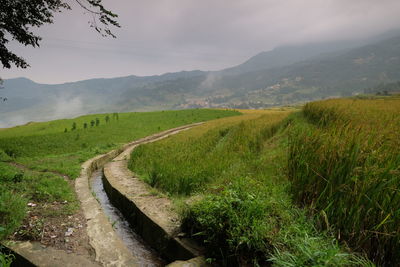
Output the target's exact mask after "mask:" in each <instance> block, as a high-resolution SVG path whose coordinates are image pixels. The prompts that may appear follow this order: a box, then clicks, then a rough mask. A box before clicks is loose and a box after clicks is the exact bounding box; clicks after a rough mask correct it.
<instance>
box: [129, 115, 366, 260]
mask: <svg viewBox="0 0 400 267" xmlns="http://www.w3.org/2000/svg"><path fill="white" fill-rule="evenodd" d="M291 112H292V110H281V111H280V110H270V111H264V112H258V113H249V114H246V115H243V116H241V117H236V118H226V119H221V120H218V121H213V122H210V123H206V124H205V125H202V126H200V127H196V128H195V129H191V130H189V131H186V132H183V133H180V134H178V135H176V136H173V137H170V138H168V139H165V140H162V141H159V142H156V143H152V144H146V145H143V146H140V147H139V148H138V149H136V150H134V151H133V153H132V158H131V161H130V163H129V166H130V168H131V169H132V170H134V171H135V172H137V173H138V174H139V175H140V176H141V177H142V179H143V180H145V181H146V182H148V183H149V184H151V185H152V186H154V187H156V188H159V189H160V190H162V191H163V192H165V193H167V194H169V195H171V196H173V197H174V198H176V199H178V200H177V203H181V201H182V198H183V202H186V203H190V204H189V205H185V204H180V205H183V207H181V209H182V211H181V212H182V216H183V218H184V228H185V230H186V231H187V233H188V234H189V235H191V236H192V237H194V238H197V239H199V241H201V242H204V245H205V246H206V248H207V253H208V257H210V258H214V259H217V260H218V261H219V263H221V264H223V265H226V266H231V265H232V264H234V265H235V264H237V265H262V266H265V265H268V264H269V263H273V264H274V265H276V266H360V265H363V266H367V265H369V264H370V263H368V262H367V261H366V260H363V259H362V258H360V257H358V256H355V255H354V254H351V253H348V252H346V249H345V248H340V247H339V246H338V244H337V242H336V241H335V239H334V238H333V237H332V236H330V234H329V233H328V232H318V231H317V230H316V229H315V227H314V224H313V219H312V218H309V217H308V216H306V212H305V211H304V210H302V209H299V208H297V207H296V206H295V205H294V203H293V201H292V199H291V194H290V190H289V189H290V183H289V181H288V179H287V177H286V173H287V171H286V168H287V161H288V158H287V156H288V154H287V152H286V151H287V147H288V142H287V140H288V139H287V134H288V129H289V128H288V126H289V125H291V123H292V121H293V118H294V117H293V115H290V113H291ZM188 197H189V200H187V199H188Z"/></svg>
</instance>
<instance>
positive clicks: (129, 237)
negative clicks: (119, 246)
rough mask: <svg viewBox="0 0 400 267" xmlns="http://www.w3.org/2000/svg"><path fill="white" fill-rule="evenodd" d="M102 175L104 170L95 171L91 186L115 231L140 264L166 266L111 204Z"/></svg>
mask: <svg viewBox="0 0 400 267" xmlns="http://www.w3.org/2000/svg"><path fill="white" fill-rule="evenodd" d="M102 176H103V172H102V170H98V171H95V172H93V174H92V179H91V186H92V190H93V192H94V193H95V194H96V198H97V199H98V201H99V202H100V204H101V206H102V208H103V211H104V213H105V214H106V215H107V216H108V218H109V219H110V221H111V222H112V224H113V227H114V229H115V232H116V233H117V234H118V236H119V237H120V238H121V239H122V241H123V242H124V243H125V245H126V246H127V247H128V248H129V249H130V250H131V251H132V254H133V255H134V256H135V257H136V258H137V260H138V264H139V266H164V265H165V262H164V261H163V260H162V259H161V258H160V256H159V255H158V254H157V253H156V252H155V251H154V250H153V249H152V248H150V247H149V246H148V245H147V244H146V243H145V242H144V241H143V239H142V238H141V237H140V236H139V235H138V234H136V233H135V231H134V230H133V229H132V228H131V227H130V225H129V223H128V221H126V220H125V218H124V216H123V215H122V213H121V212H120V211H119V210H118V209H117V208H116V207H114V206H113V205H112V204H111V202H110V200H109V199H108V196H107V193H106V192H105V191H104V186H103V180H102Z"/></svg>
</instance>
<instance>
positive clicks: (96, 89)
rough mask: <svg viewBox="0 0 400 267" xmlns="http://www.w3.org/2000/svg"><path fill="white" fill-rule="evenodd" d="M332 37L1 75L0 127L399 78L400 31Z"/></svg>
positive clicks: (300, 98)
mask: <svg viewBox="0 0 400 267" xmlns="http://www.w3.org/2000/svg"><path fill="white" fill-rule="evenodd" d="M337 44H340V42H339V43H338V42H336V43H330V44H309V45H303V46H297V47H281V48H277V49H274V50H272V51H269V52H262V53H259V54H258V55H256V56H254V57H251V58H250V59H249V60H247V61H245V62H244V63H243V64H240V65H238V66H234V67H232V68H227V69H224V70H220V71H201V70H193V71H181V72H176V73H165V74H162V75H153V76H135V75H129V76H124V77H116V78H95V79H89V80H83V81H77V82H69V83H63V84H56V85H54V84H53V85H48V84H39V83H35V82H33V81H31V80H29V79H27V78H23V77H22V78H15V79H7V80H4V87H5V90H2V91H3V94H5V96H6V97H7V98H8V99H9V100H8V101H6V102H5V103H3V104H2V105H0V112H1V113H2V114H3V116H2V117H3V118H2V119H1V120H0V127H1V126H2V127H5V126H12V125H16V124H21V123H25V122H27V121H32V120H48V119H56V118H62V117H65V116H75V115H82V114H86V113H97V112H120V111H142V110H157V109H158V110H159V109H181V108H198V107H217V108H218V107H219V108H224V107H228V108H261V107H270V106H276V105H287V104H293V103H298V102H305V101H310V100H316V99H321V98H325V97H337V96H347V95H352V94H357V93H360V92H363V89H365V88H369V87H373V86H376V85H378V84H382V83H388V82H395V81H398V80H400V57H399V56H398V55H400V35H399V36H397V37H392V38H389V39H385V40H378V41H376V40H375V41H374V42H371V43H369V44H367V45H362V46H358V47H354V43H342V44H341V45H337ZM335 48H336V50H335ZM15 118H18V120H15Z"/></svg>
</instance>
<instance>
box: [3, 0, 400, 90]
mask: <svg viewBox="0 0 400 267" xmlns="http://www.w3.org/2000/svg"><path fill="white" fill-rule="evenodd" d="M68 2H70V1H68ZM103 2H104V5H105V6H106V7H107V8H109V9H111V10H112V11H113V12H115V13H117V14H118V15H119V18H118V22H119V23H120V24H121V28H114V29H113V33H114V34H115V35H116V36H117V38H115V39H114V38H110V37H108V38H104V37H101V36H100V35H99V34H97V33H96V32H95V31H94V30H93V29H92V28H90V27H89V25H88V21H89V20H90V16H89V14H85V13H84V11H83V10H82V9H80V8H79V7H77V6H74V7H73V10H71V11H65V12H62V13H59V14H56V16H55V18H54V23H53V24H50V25H45V26H42V27H40V28H38V29H32V30H33V31H34V32H35V33H37V34H39V35H40V36H41V37H42V38H43V40H42V42H41V44H40V48H31V47H24V46H21V45H19V44H18V43H16V42H12V43H10V44H9V45H8V47H9V48H10V49H11V50H12V51H13V52H15V53H16V54H17V55H20V56H22V57H24V58H25V59H26V60H27V61H28V63H29V64H30V66H31V67H30V68H27V69H17V68H15V67H14V68H12V69H4V68H3V69H1V70H0V77H2V78H3V79H8V78H14V77H27V78H30V79H32V80H34V81H36V82H39V83H51V84H54V83H63V82H71V81H78V80H85V79H91V78H100V77H102V78H109V77H120V76H127V75H139V76H145V75H159V74H163V73H166V72H177V71H182V70H195V69H201V70H220V69H223V68H226V67H231V66H235V65H238V64H240V63H242V62H244V61H246V60H247V59H248V58H250V57H251V56H254V55H255V54H257V53H259V52H262V51H268V50H271V49H273V48H275V47H278V46H282V45H296V44H305V43H313V42H329V41H334V40H351V39H359V38H367V37H369V36H373V35H376V34H380V33H383V32H385V31H389V30H392V29H397V28H400V16H399V13H398V12H399V10H400V1H399V0H379V1H377V0H285V1H281V0H201V1H199V0H146V1H143V0H103Z"/></svg>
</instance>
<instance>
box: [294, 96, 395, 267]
mask: <svg viewBox="0 0 400 267" xmlns="http://www.w3.org/2000/svg"><path fill="white" fill-rule="evenodd" d="M399 118H400V98H399V97H391V98H381V99H364V100H360V99H338V100H327V101H321V102H315V103H310V104H307V105H306V106H305V107H304V110H303V114H302V117H301V118H299V121H300V122H299V123H297V125H296V126H295V127H294V129H293V132H292V134H291V135H290V146H289V161H288V166H289V170H288V175H289V179H290V181H291V183H292V192H293V195H294V197H295V199H296V200H297V201H298V202H299V203H301V204H302V205H309V206H310V207H311V209H312V210H313V211H314V212H315V213H316V214H320V215H321V218H322V219H321V220H322V225H323V226H324V227H328V228H332V229H333V230H335V231H336V233H337V236H338V238H339V239H340V240H344V241H346V242H347V243H348V244H349V245H351V246H352V247H354V248H355V249H357V250H359V251H366V252H367V253H368V255H369V257H370V258H371V259H373V260H374V261H376V262H377V263H380V264H384V265H385V266H394V265H396V264H398V262H399V261H400V254H399V250H400V234H399V233H400V228H399V227H400V194H399V186H400V172H399V167H400V157H399V155H400V154H399V147H400V135H399V133H400V119H399Z"/></svg>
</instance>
